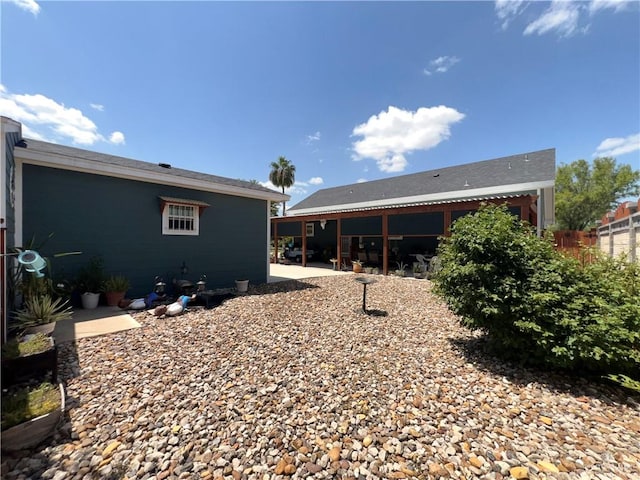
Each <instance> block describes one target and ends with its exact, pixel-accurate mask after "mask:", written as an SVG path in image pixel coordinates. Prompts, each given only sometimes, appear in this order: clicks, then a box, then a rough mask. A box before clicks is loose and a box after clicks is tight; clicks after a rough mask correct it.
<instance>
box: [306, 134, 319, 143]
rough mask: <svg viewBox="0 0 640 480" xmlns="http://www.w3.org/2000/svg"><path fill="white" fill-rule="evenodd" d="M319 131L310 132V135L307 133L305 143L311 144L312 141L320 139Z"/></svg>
mask: <svg viewBox="0 0 640 480" xmlns="http://www.w3.org/2000/svg"><path fill="white" fill-rule="evenodd" d="M320 135H321V134H320V132H316V133H312V134H311V135H307V144H311V143H313V142H317V141H318V140H320Z"/></svg>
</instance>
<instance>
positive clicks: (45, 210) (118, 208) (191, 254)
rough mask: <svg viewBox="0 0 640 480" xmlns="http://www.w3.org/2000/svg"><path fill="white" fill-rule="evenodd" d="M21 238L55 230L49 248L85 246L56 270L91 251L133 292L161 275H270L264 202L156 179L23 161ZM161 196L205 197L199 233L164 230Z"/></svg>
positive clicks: (145, 289)
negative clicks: (183, 267) (185, 270)
mask: <svg viewBox="0 0 640 480" xmlns="http://www.w3.org/2000/svg"><path fill="white" fill-rule="evenodd" d="M23 177H24V187H23V189H24V217H23V218H24V238H25V239H26V238H30V237H31V236H32V235H34V234H35V235H36V237H37V238H41V239H44V238H45V237H46V236H48V235H49V234H50V233H51V232H53V233H54V236H53V238H51V239H50V240H49V241H48V242H47V244H46V249H45V252H44V253H45V254H49V255H50V254H51V253H55V252H64V251H75V250H79V251H82V252H83V254H82V255H80V256H73V257H64V258H59V259H54V274H59V275H63V274H64V275H67V276H68V275H71V274H72V273H73V272H75V271H77V269H78V268H79V267H80V266H81V265H82V264H84V263H86V261H87V260H88V259H89V258H90V257H91V256H93V255H100V256H102V257H103V259H104V262H105V267H106V270H107V271H108V272H109V273H116V274H117V273H122V274H124V275H126V276H128V277H129V278H130V280H131V284H132V288H131V290H130V292H129V295H136V296H138V295H144V294H145V293H149V292H150V291H151V290H152V288H153V279H154V277H155V276H156V275H160V276H163V277H164V280H165V281H166V282H167V283H168V284H170V283H171V281H172V279H174V278H177V279H179V278H180V276H181V274H180V267H181V265H182V263H183V262H184V263H185V264H186V265H187V267H188V269H189V272H188V274H187V275H185V277H184V278H187V279H189V280H192V281H194V282H196V281H197V280H198V279H199V277H200V275H201V274H206V275H207V287H209V288H219V287H233V286H235V284H234V280H236V279H240V278H248V279H249V280H250V281H251V283H264V282H265V281H266V279H267V264H266V258H267V251H266V248H267V246H266V238H267V230H266V229H267V224H266V222H267V208H266V201H263V200H254V199H248V198H242V197H234V196H229V195H221V194H215V193H208V192H202V191H197V190H188V189H182V188H177V187H168V186H163V185H159V184H152V183H144V182H136V181H132V180H126V179H118V178H111V177H105V176H99V175H90V174H85V173H79V172H71V171H63V170H57V169H51V168H44V167H38V166H33V165H24V170H23ZM158 196H169V197H177V198H184V199H190V200H200V201H204V202H207V203H208V204H210V205H211V206H210V207H208V208H206V209H205V210H204V212H203V213H202V216H201V217H200V235H199V236H177V235H162V214H161V211H160V200H159V199H158Z"/></svg>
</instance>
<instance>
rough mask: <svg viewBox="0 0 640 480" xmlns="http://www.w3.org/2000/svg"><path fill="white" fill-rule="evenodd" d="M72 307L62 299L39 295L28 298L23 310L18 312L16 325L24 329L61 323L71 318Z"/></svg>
mask: <svg viewBox="0 0 640 480" xmlns="http://www.w3.org/2000/svg"><path fill="white" fill-rule="evenodd" d="M71 313H72V311H71V307H70V306H69V304H68V302H67V301H66V300H64V299H62V298H56V299H55V300H54V299H52V298H51V296H50V295H39V296H34V297H30V298H27V299H26V300H25V302H24V306H23V308H22V309H21V310H19V311H18V312H16V323H18V324H19V325H20V326H21V327H22V328H27V327H35V326H37V325H44V324H46V323H52V322H59V321H60V320H67V319H69V318H71Z"/></svg>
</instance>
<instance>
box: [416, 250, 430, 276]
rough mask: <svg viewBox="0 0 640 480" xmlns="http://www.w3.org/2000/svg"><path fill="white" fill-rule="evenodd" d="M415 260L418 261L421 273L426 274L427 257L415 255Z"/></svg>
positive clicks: (427, 266)
mask: <svg viewBox="0 0 640 480" xmlns="http://www.w3.org/2000/svg"><path fill="white" fill-rule="evenodd" d="M416 260H417V261H418V263H420V269H421V270H422V271H423V272H426V271H427V270H428V269H429V265H430V262H429V259H428V258H427V257H425V256H424V255H420V254H417V255H416Z"/></svg>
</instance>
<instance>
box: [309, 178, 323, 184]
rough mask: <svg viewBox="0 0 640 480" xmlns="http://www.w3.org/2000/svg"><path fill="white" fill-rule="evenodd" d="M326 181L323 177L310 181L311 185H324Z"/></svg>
mask: <svg viewBox="0 0 640 480" xmlns="http://www.w3.org/2000/svg"><path fill="white" fill-rule="evenodd" d="M323 183H324V180H323V179H322V177H312V178H310V179H309V185H322V184H323Z"/></svg>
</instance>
